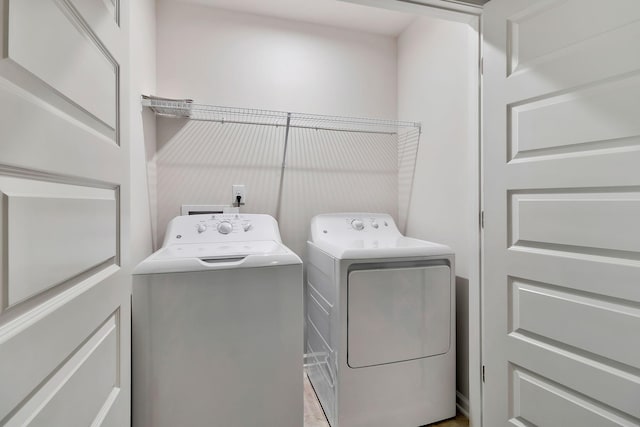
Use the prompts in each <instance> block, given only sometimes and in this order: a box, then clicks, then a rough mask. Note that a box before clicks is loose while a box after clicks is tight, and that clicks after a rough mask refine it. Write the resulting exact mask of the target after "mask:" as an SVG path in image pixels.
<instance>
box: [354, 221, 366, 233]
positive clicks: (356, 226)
mask: <svg viewBox="0 0 640 427" xmlns="http://www.w3.org/2000/svg"><path fill="white" fill-rule="evenodd" d="M351 227H353V229H354V230H358V231H360V230H362V229H363V228H364V222H362V221H361V220H359V219H354V220H353V221H351Z"/></svg>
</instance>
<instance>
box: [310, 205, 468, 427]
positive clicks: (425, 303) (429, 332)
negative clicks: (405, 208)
mask: <svg viewBox="0 0 640 427" xmlns="http://www.w3.org/2000/svg"><path fill="white" fill-rule="evenodd" d="M454 277H455V276H454V255H453V252H452V251H451V249H450V248H448V247H446V246H444V245H440V244H436V243H431V242H426V241H422V240H416V239H412V238H408V237H405V236H403V235H402V234H401V233H400V232H399V231H398V229H397V227H396V225H395V223H394V221H393V219H392V217H391V216H389V215H385V214H371V213H344V214H326V215H318V216H316V217H314V218H313V219H312V221H311V238H310V241H309V242H308V264H307V293H306V302H307V304H306V306H307V307H306V310H307V315H306V320H307V339H306V351H307V353H308V354H309V355H310V356H311V357H310V361H309V364H308V367H307V374H308V375H309V379H310V380H311V383H312V384H313V387H314V389H315V391H316V393H317V395H318V398H319V400H320V403H321V404H322V408H323V409H324V411H325V414H326V415H327V418H328V420H329V423H330V424H331V426H332V427H389V426H393V427H417V426H422V425H424V424H428V423H431V422H434V421H438V420H441V419H445V418H449V417H453V416H455V412H456V407H455V292H454V286H453V284H454V283H455V282H454Z"/></svg>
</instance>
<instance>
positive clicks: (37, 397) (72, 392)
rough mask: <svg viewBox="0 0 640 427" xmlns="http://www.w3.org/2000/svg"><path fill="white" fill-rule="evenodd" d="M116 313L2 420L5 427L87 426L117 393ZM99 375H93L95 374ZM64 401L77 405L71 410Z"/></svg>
mask: <svg viewBox="0 0 640 427" xmlns="http://www.w3.org/2000/svg"><path fill="white" fill-rule="evenodd" d="M119 335H120V310H117V311H116V312H114V313H113V314H111V315H110V316H109V318H108V319H107V320H105V322H104V323H103V324H102V325H101V326H100V327H99V328H98V329H97V330H96V331H94V332H93V333H92V334H91V336H89V337H88V338H87V339H86V340H85V341H84V342H83V343H81V344H80V345H79V346H78V348H76V349H75V350H74V351H73V353H72V354H71V355H70V356H69V357H68V358H67V359H66V360H65V361H64V362H63V363H62V364H61V365H60V366H59V367H57V368H56V369H55V370H54V371H53V372H52V373H51V374H50V375H49V377H48V379H47V380H45V382H44V383H42V384H40V385H39V387H38V388H37V389H36V390H35V391H34V392H32V393H31V394H30V395H29V397H27V399H26V400H25V401H24V402H23V403H22V404H21V405H20V406H19V407H18V408H19V409H18V410H17V411H15V412H14V413H13V414H10V415H9V417H8V419H6V420H4V421H5V422H6V424H3V425H6V426H7V427H11V426H22V425H24V424H25V423H28V424H29V426H43V427H44V426H51V425H91V424H92V421H93V420H94V419H95V418H96V414H99V413H100V412H101V410H103V407H104V406H105V405H107V404H108V403H109V402H110V401H111V402H112V401H113V399H112V394H113V393H114V392H115V393H116V394H117V393H119V386H120V384H119V373H118V369H119V368H118V366H119V364H120V354H119V351H118V337H119ZM96 372H97V373H98V374H99V375H95V373H96ZM65 400H68V401H74V402H78V404H77V405H74V408H73V410H70V408H69V407H68V406H67V404H66V402H65Z"/></svg>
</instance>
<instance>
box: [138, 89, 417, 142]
mask: <svg viewBox="0 0 640 427" xmlns="http://www.w3.org/2000/svg"><path fill="white" fill-rule="evenodd" d="M142 105H143V106H144V107H149V108H150V109H152V110H153V111H154V112H155V113H156V115H158V116H164V117H175V118H183V119H184V118H187V119H189V120H199V121H211V122H218V123H239V124H251V125H265V126H288V127H289V128H302V129H315V130H326V131H341V132H363V133H383V134H399V133H404V132H418V133H420V128H421V125H420V123H417V122H407V121H398V120H383V119H370V118H360V117H344V116H328V115H319V114H306V113H293V112H284V111H272V110H260V109H254V108H235V107H220V106H215V105H206V104H197V103H194V102H193V101H192V100H189V99H182V100H175V99H166V98H158V97H153V96H145V95H143V96H142Z"/></svg>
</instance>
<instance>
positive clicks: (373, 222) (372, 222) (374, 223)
mask: <svg viewBox="0 0 640 427" xmlns="http://www.w3.org/2000/svg"><path fill="white" fill-rule="evenodd" d="M371 226H372V227H373V228H378V227H380V226H379V225H378V223H377V222H375V221H371Z"/></svg>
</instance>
